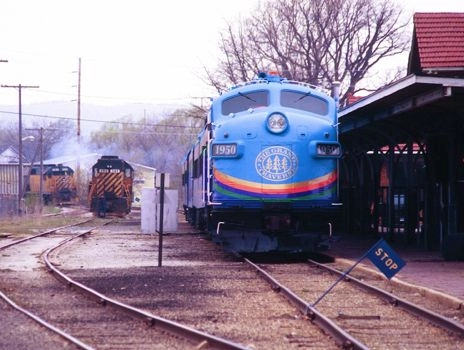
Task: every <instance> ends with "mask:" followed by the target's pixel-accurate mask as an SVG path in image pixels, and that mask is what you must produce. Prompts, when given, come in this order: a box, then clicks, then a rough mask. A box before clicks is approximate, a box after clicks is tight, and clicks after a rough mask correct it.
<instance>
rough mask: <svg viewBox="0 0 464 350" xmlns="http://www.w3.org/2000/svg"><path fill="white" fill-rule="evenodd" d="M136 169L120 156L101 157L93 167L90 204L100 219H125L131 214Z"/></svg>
mask: <svg viewBox="0 0 464 350" xmlns="http://www.w3.org/2000/svg"><path fill="white" fill-rule="evenodd" d="M133 185H134V169H133V167H132V166H131V165H130V164H129V163H128V162H126V161H125V160H123V159H120V158H119V157H118V156H101V157H100V158H99V159H98V160H97V162H96V163H95V164H94V165H93V166H92V175H91V180H90V182H89V191H88V202H89V207H90V211H91V212H92V213H93V214H94V215H95V216H98V217H106V216H107V215H112V216H118V217H123V216H125V215H127V214H129V213H130V212H131V208H132V200H133Z"/></svg>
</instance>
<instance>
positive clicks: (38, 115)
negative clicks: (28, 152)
mask: <svg viewBox="0 0 464 350" xmlns="http://www.w3.org/2000/svg"><path fill="white" fill-rule="evenodd" d="M0 113H4V114H13V115H17V114H18V113H17V112H11V111H0ZM22 115H23V116H29V117H38V118H48V119H63V120H73V121H74V120H75V117H59V116H52V115H45V114H33V113H22ZM171 116H172V117H185V116H184V115H171ZM81 121H86V122H94V123H106V124H130V125H134V126H148V127H171V128H183V129H198V128H201V127H199V126H186V125H169V124H152V123H149V124H147V123H138V122H125V121H115V120H110V121H105V120H97V119H85V118H81Z"/></svg>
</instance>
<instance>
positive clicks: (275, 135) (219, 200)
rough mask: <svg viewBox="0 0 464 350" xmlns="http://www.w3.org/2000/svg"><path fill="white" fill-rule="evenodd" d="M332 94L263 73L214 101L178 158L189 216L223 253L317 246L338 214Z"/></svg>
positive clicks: (337, 155)
mask: <svg viewBox="0 0 464 350" xmlns="http://www.w3.org/2000/svg"><path fill="white" fill-rule="evenodd" d="M336 99H337V97H335V99H334V98H333V97H331V96H329V95H328V94H326V93H324V92H323V91H321V90H318V89H316V88H315V87H314V86H311V85H309V84H306V83H301V82H295V81H290V80H287V79H284V78H282V77H280V76H279V75H277V74H264V73H260V74H259V76H258V77H257V78H256V79H255V80H252V81H250V82H246V83H242V84H240V85H238V86H235V87H232V88H231V89H230V90H228V91H227V92H225V93H223V94H222V95H221V96H219V97H217V98H215V99H214V100H213V101H212V105H211V108H210V111H209V113H208V117H207V121H206V124H205V127H204V129H203V131H202V132H201V133H200V134H199V136H198V139H197V141H196V143H195V144H194V145H193V146H192V148H191V149H190V150H189V151H188V152H187V154H186V156H185V159H184V161H183V169H182V171H183V179H182V191H183V206H184V211H185V215H186V219H187V221H188V222H190V223H191V224H193V225H194V226H195V227H197V228H199V229H202V230H206V231H207V232H208V233H209V234H210V235H211V236H212V237H213V239H215V240H217V241H219V242H222V243H223V244H224V248H225V249H226V250H231V251H236V252H271V251H291V252H299V251H301V252H305V251H314V250H317V249H319V246H320V245H321V242H322V241H323V240H324V239H325V240H326V239H327V237H328V235H330V234H331V229H332V225H333V223H334V221H335V220H336V218H337V216H338V215H339V214H340V203H339V200H338V158H340V156H341V146H340V144H339V142H338V132H337V130H338V129H337V101H336Z"/></svg>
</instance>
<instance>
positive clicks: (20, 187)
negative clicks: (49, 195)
mask: <svg viewBox="0 0 464 350" xmlns="http://www.w3.org/2000/svg"><path fill="white" fill-rule="evenodd" d="M2 87H5V88H17V89H19V111H18V113H19V123H18V124H19V126H18V128H19V150H18V151H19V161H18V215H21V214H22V213H21V204H22V199H23V123H22V108H21V90H22V89H23V88H38V86H28V85H21V84H19V85H2Z"/></svg>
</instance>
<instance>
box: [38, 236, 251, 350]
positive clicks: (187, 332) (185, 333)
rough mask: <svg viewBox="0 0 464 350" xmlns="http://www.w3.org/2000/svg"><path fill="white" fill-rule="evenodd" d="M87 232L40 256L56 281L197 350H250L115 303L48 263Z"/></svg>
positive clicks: (126, 305)
mask: <svg viewBox="0 0 464 350" xmlns="http://www.w3.org/2000/svg"><path fill="white" fill-rule="evenodd" d="M90 231H91V230H89V231H88V232H90ZM88 232H82V233H80V234H78V235H75V236H73V237H70V238H68V239H66V240H64V241H62V242H60V243H58V244H57V245H56V246H54V247H51V248H49V249H47V250H46V251H45V252H44V253H43V254H42V259H43V261H44V263H45V264H46V266H47V269H48V270H49V271H50V272H51V273H53V275H54V277H55V278H56V279H58V280H59V281H61V282H63V283H65V284H67V285H68V286H69V287H72V288H75V289H77V290H78V291H80V292H81V293H83V294H86V295H88V296H90V297H91V298H93V299H95V300H96V301H97V302H98V303H100V304H101V305H103V306H107V305H109V306H111V307H114V308H116V309H119V310H121V311H123V312H125V313H127V314H129V315H130V316H133V317H136V318H138V319H142V320H144V321H145V322H147V323H148V324H149V325H151V326H155V327H159V328H161V329H163V330H165V331H168V332H170V333H171V334H174V335H177V336H180V337H182V338H184V339H188V340H191V341H192V342H197V343H198V345H197V347H198V348H201V349H203V348H214V349H224V350H250V348H248V347H245V346H243V345H241V344H237V343H234V342H232V341H229V340H227V339H223V338H220V337H216V336H213V335H210V334H207V333H204V332H201V331H199V330H196V329H194V328H191V327H189V326H186V325H182V324H180V323H177V322H174V321H171V320H168V319H165V318H162V317H159V316H155V315H153V314H151V313H148V312H146V311H143V310H140V309H137V308H135V307H132V306H130V305H128V304H124V303H122V302H119V301H117V300H115V299H112V298H109V297H107V296H106V295H104V294H101V293H99V292H97V291H96V290H94V289H92V288H90V287H88V286H86V285H84V284H81V283H79V282H77V281H75V280H73V279H72V278H70V277H69V276H67V275H66V274H64V273H63V272H61V271H60V270H58V269H57V268H56V267H55V266H54V265H53V263H52V262H51V261H50V259H49V255H50V254H51V253H52V252H54V251H55V250H57V249H58V248H61V247H63V246H64V245H65V244H68V243H69V242H71V241H72V240H74V239H76V238H78V237H81V236H84V235H86V234H87V233H88Z"/></svg>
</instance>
